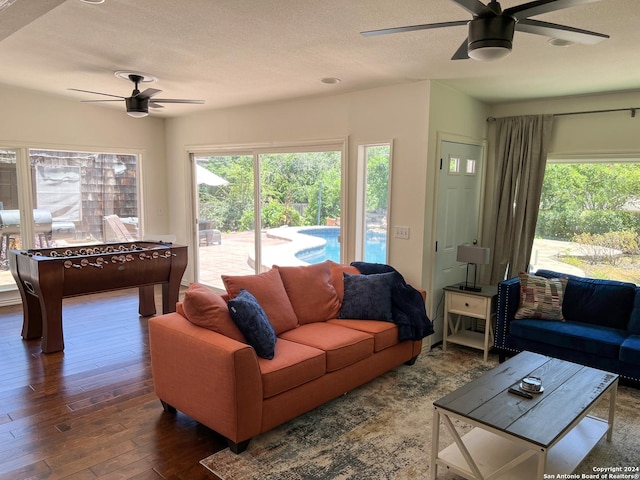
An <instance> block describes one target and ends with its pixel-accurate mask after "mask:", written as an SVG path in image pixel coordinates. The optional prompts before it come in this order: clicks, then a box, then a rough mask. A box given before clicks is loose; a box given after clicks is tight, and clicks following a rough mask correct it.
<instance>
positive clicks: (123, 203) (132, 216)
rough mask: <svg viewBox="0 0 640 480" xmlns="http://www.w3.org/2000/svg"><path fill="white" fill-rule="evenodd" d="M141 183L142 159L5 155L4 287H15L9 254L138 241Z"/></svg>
mask: <svg viewBox="0 0 640 480" xmlns="http://www.w3.org/2000/svg"><path fill="white" fill-rule="evenodd" d="M23 158H24V160H23ZM21 172H24V173H23V175H24V177H25V178H26V179H27V181H24V180H20V174H21ZM137 178H138V157H137V156H136V155H131V154H118V153H95V152H71V151H58V150H42V149H30V150H27V149H17V150H9V149H7V150H0V209H2V210H1V211H0V212H1V213H0V214H1V215H2V216H3V221H2V222H0V223H2V224H3V226H2V228H1V230H2V231H0V235H1V239H2V250H1V252H0V261H1V262H2V263H1V264H0V287H1V286H15V283H14V281H13V278H12V276H11V274H10V273H9V272H8V262H7V250H10V249H26V248H46V247H54V246H64V245H72V244H73V245H79V244H91V243H103V242H109V241H129V240H136V239H138V238H139V232H138V223H139V206H138V180H137ZM21 205H23V206H25V207H26V208H27V209H28V210H29V211H31V212H32V214H31V216H29V215H27V216H28V217H30V218H27V219H26V220H28V221H29V225H25V224H24V219H22V218H21V215H20V206H21ZM6 219H9V220H10V221H9V222H8V221H6ZM27 231H28V232H31V233H32V234H33V237H32V238H31V233H30V235H29V239H27V240H24V238H25V233H26V232H27Z"/></svg>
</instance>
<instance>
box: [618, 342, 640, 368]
mask: <svg viewBox="0 0 640 480" xmlns="http://www.w3.org/2000/svg"><path fill="white" fill-rule="evenodd" d="M620 361H622V362H626V363H632V364H634V365H640V335H630V336H629V337H627V339H626V340H625V341H624V342H622V347H620Z"/></svg>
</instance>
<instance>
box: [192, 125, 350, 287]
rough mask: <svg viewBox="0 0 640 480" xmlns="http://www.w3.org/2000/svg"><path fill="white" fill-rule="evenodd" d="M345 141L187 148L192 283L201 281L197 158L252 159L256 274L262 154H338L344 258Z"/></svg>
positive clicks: (344, 251) (343, 256)
mask: <svg viewBox="0 0 640 480" xmlns="http://www.w3.org/2000/svg"><path fill="white" fill-rule="evenodd" d="M348 146H349V142H348V138H347V137H344V138H337V139H325V140H316V141H308V142H272V143H265V144H259V143H256V144H253V143H252V144H240V145H211V146H204V147H200V146H199V147H190V148H187V161H188V162H189V170H190V174H191V193H192V195H191V199H192V200H191V205H190V208H191V217H190V218H188V219H187V222H188V230H187V231H191V244H192V245H193V246H194V247H195V248H194V249H193V252H194V253H193V258H194V260H195V262H194V269H193V275H194V281H196V282H198V281H199V279H200V249H199V246H200V241H199V231H198V216H199V213H198V205H199V197H198V191H199V189H198V182H197V171H196V161H195V158H196V157H197V156H202V155H211V156H238V155H251V156H252V157H253V182H254V225H253V226H254V234H255V239H254V242H255V244H254V246H255V265H256V267H254V269H255V272H256V273H259V271H258V270H259V268H260V265H261V263H262V246H261V237H260V234H261V213H262V212H261V209H260V199H261V188H260V162H259V157H260V155H263V154H274V153H275V154H277V153H296V152H314V151H331V150H334V151H339V152H340V156H341V165H340V169H341V193H340V204H341V206H340V210H341V217H342V221H341V222H340V239H341V244H342V246H341V249H340V260H341V262H342V263H344V262H345V259H346V258H347V248H346V247H347V246H348V245H349V243H348V234H347V232H348V229H347V228H346V225H348V220H347V218H348V208H347V187H348V169H347V158H348V151H349V150H348Z"/></svg>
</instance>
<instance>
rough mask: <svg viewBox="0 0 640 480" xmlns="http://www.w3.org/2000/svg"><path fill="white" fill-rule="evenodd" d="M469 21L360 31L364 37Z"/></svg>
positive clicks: (427, 28)
mask: <svg viewBox="0 0 640 480" xmlns="http://www.w3.org/2000/svg"><path fill="white" fill-rule="evenodd" d="M468 23H469V20H458V21H454V22H441V23H426V24H424V25H409V26H407V27H395V28H383V29H381V30H368V31H366V32H360V35H362V36H363V37H374V36H376V35H387V34H389V33H400V32H412V31H414V30H429V29H431V28H444V27H459V26H462V25H466V24H468Z"/></svg>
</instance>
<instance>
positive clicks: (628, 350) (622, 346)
mask: <svg viewBox="0 0 640 480" xmlns="http://www.w3.org/2000/svg"><path fill="white" fill-rule="evenodd" d="M535 275H536V276H539V277H546V278H562V277H565V278H567V279H568V281H567V285H566V288H565V290H564V299H563V302H562V314H563V316H564V318H565V321H554V320H544V319H532V318H522V319H515V318H514V315H515V313H516V311H517V310H518V305H519V303H520V279H519V277H514V278H511V279H509V280H505V281H503V282H500V283H499V284H498V303H497V318H496V331H495V342H494V344H495V347H496V348H497V349H498V352H499V356H500V361H501V362H502V361H504V359H505V357H506V356H511V355H515V354H516V353H518V352H521V351H523V350H529V351H532V352H536V353H540V354H543V355H548V356H550V357H555V358H560V359H563V360H568V361H571V362H575V363H579V364H582V365H587V366H590V367H595V368H599V369H601V370H607V371H610V372H614V373H618V374H619V375H621V377H622V378H623V379H627V380H630V381H631V383H634V384H637V382H640V288H639V287H637V286H636V285H635V284H633V283H627V282H618V281H613V280H598V279H593V278H581V277H576V276H574V275H567V274H564V273H559V272H553V271H551V270H538V271H537V272H536V273H535Z"/></svg>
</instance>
